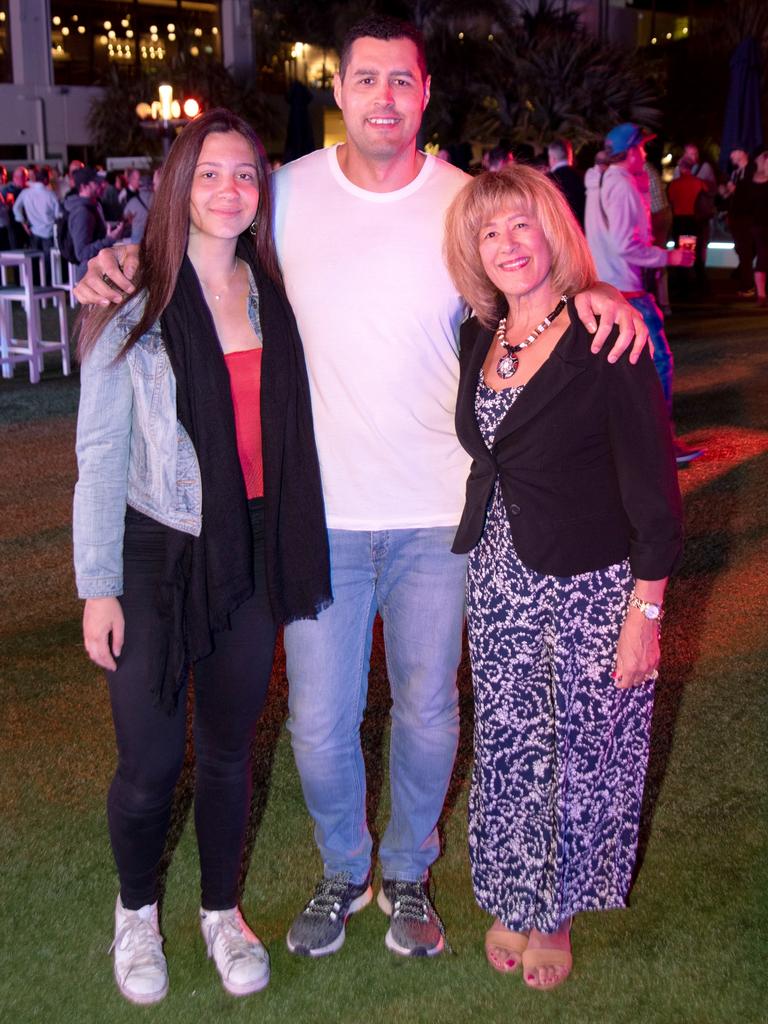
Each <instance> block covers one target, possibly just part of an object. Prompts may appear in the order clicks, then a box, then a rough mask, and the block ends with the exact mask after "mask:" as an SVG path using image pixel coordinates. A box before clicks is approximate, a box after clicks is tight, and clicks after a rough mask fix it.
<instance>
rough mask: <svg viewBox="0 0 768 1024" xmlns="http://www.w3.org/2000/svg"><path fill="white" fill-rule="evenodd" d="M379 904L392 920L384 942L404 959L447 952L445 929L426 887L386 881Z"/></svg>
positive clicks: (418, 884) (413, 883) (395, 880)
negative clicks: (444, 950) (405, 957)
mask: <svg viewBox="0 0 768 1024" xmlns="http://www.w3.org/2000/svg"><path fill="white" fill-rule="evenodd" d="M376 902H377V903H378V904H379V907H380V908H381V909H382V910H383V911H384V913H385V914H387V915H388V916H389V918H390V925H389V931H388V932H387V935H386V938H385V939H384V942H385V944H386V946H387V949H391V950H392V952H393V953H399V954H400V956H437V954H438V953H442V951H443V949H444V948H445V945H446V943H445V929H444V928H443V922H442V921H441V920H440V918H439V917H438V916H437V911H436V910H435V908H434V906H433V905H432V900H431V899H430V898H429V893H428V892H427V887H426V883H424V882H402V881H399V880H397V879H394V878H385V879H384V881H383V882H382V886H381V890H380V891H379V895H378V898H377V900H376Z"/></svg>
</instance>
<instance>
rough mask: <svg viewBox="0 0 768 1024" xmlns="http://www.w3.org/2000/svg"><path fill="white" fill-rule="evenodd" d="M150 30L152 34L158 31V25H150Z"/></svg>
mask: <svg viewBox="0 0 768 1024" xmlns="http://www.w3.org/2000/svg"><path fill="white" fill-rule="evenodd" d="M149 32H150V35H151V34H152V33H153V32H157V25H150V26H149Z"/></svg>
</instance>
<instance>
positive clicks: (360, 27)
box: [339, 14, 427, 82]
mask: <svg viewBox="0 0 768 1024" xmlns="http://www.w3.org/2000/svg"><path fill="white" fill-rule="evenodd" d="M364 38H368V39H382V40H384V42H389V41H390V39H410V41H411V42H412V43H413V44H414V46H415V47H416V59H417V61H418V64H419V71H420V72H421V80H422V82H426V80H427V51H426V47H425V45H424V36H423V35H422V34H421V32H420V31H419V30H418V29H417V28H416V26H415V25H413V24H412V23H411V22H410V21H400V20H398V19H397V18H388V17H386V16H385V15H380V14H372V15H371V16H370V17H368V18H363V19H362V21H358V22H356V23H355V24H354V25H353V26H352V28H351V29H349V31H348V32H347V34H346V35H345V36H344V40H343V42H342V44H341V59H340V61H339V76H340V77H341V78H342V79H343V78H344V75H345V74H346V73H347V68H348V67H349V59H350V56H351V54H352V44H353V43H354V42H355V40H357V39H364Z"/></svg>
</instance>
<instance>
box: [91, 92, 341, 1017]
mask: <svg viewBox="0 0 768 1024" xmlns="http://www.w3.org/2000/svg"><path fill="white" fill-rule="evenodd" d="M140 255H141V270H140V272H139V279H138V281H137V290H136V295H135V297H134V298H132V299H131V300H130V302H129V303H127V304H126V306H125V307H121V308H116V307H110V308H108V309H102V308H98V307H92V308H91V309H90V310H89V311H87V312H86V313H85V315H84V316H83V319H82V321H81V324H80V356H81V360H82V373H81V401H80V412H79V416H78V431H77V456H78V466H79V479H78V483H77V487H76V490H75V503H74V548H75V570H76V577H77V586H78V592H79V595H80V597H82V598H84V599H85V612H84V616H83V634H84V640H85V646H86V649H87V651H88V654H89V655H90V657H91V658H92V659H93V661H95V662H96V664H98V665H100V666H101V667H102V668H104V669H105V670H106V674H107V682H108V685H109V694H110V699H111V704H112V715H113V719H114V724H115V733H116V738H117V752H118V759H117V768H116V772H115V776H114V778H113V781H112V784H111V787H110V790H109V797H108V821H109V831H110V839H111V842H112V849H113V852H114V856H115V861H116V863H117V870H118V875H119V878H120V893H119V896H118V899H117V908H116V919H115V942H114V955H115V978H116V981H117V984H118V987H119V989H120V991H121V993H122V994H123V995H124V996H125V997H126V998H127V999H129V1000H131V1001H132V1002H137V1003H152V1002H156V1001H158V1000H159V999H162V998H163V996H164V995H165V994H166V992H167V990H168V974H167V967H166V962H165V957H164V955H163V950H162V938H161V935H160V930H159V922H158V913H157V885H158V879H157V875H158V865H159V862H160V860H161V857H162V854H163V850H164V847H165V842H166V836H167V831H168V825H169V821H170V813H171V801H172V798H173V792H174V788H175V785H176V782H177V780H178V777H179V773H180V771H181V767H182V764H183V760H184V748H185V732H186V729H185V718H186V715H185V706H186V691H187V685H186V684H187V676H188V671H189V667H190V665H191V666H192V667H193V670H194V679H195V709H194V738H195V751H196V762H197V763H196V792H195V827H196V832H197V840H198V847H199V853H200V870H201V897H202V898H201V911H200V923H201V929H202V932H203V937H204V939H205V942H206V946H207V950H208V955H209V956H210V957H212V958H213V959H214V961H215V964H216V967H217V969H218V971H219V974H220V975H221V979H222V983H223V985H224V987H225V989H226V990H227V991H228V992H230V993H232V994H233V995H246V994H249V993H251V992H255V991H257V990H258V989H260V988H263V987H264V985H266V983H267V981H268V980H269V959H268V956H267V953H266V950H265V949H264V947H263V946H262V944H261V943H260V942H259V940H258V939H257V938H256V936H255V935H254V934H253V932H252V931H251V930H250V929H249V928H248V926H247V925H246V923H245V922H244V920H243V918H242V916H241V913H240V910H239V908H238V881H239V876H240V866H241V857H242V849H243V841H244V836H245V829H246V824H247V818H248V809H249V806H250V786H251V770H250V747H251V742H252V739H253V735H254V730H255V726H256V723H257V720H258V717H259V715H260V713H261V709H262V706H263V704H264V699H265V696H266V690H267V685H268V682H269V677H270V674H271V668H272V657H273V650H274V642H275V634H276V630H277V627H278V625H279V623H281V622H287V621H292V620H294V619H297V618H307V617H314V616H315V615H316V614H317V612H318V611H319V610H320V609H322V608H323V607H325V606H326V605H327V604H328V603H329V602H330V600H331V592H330V580H329V569H328V548H327V539H326V529H325V517H324V512H323V503H322V493H321V489H320V476H319V468H318V463H317V455H316V450H315V443H314V435H313V431H312V416H311V408H310V401H309V390H308V384H307V377H306V370H305V366H304V357H303V352H302V348H301V342H300V339H299V337H298V333H297V331H296V325H295V321H294V319H293V314H292V312H291V309H290V307H289V305H288V302H287V300H286V298H285V294H284V292H283V288H282V282H281V277H280V272H279V269H278V265H277V259H276V256H275V250H274V245H273V241H272V235H271V211H270V199H269V188H268V182H267V176H266V171H265V159H264V153H263V149H262V147H261V144H260V142H259V140H258V138H257V137H256V135H255V134H254V132H253V131H252V129H251V128H250V127H249V126H248V125H247V124H246V123H245V122H244V121H242V120H241V119H240V118H238V117H236V116H235V115H233V114H231V113H230V112H228V111H225V110H214V111H211V112H210V113H208V114H205V115H203V116H202V117H200V118H199V119H197V120H196V121H193V122H192V123H191V124H190V125H188V126H187V127H186V128H185V129H184V131H183V132H182V134H181V135H180V136H179V138H178V139H177V140H176V142H175V143H174V145H173V147H172V149H171V152H170V155H169V157H168V161H167V163H166V165H165V168H164V172H163V177H162V180H161V183H160V186H159V188H158V191H157V194H156V196H155V202H154V203H153V206H152V211H151V213H150V216H149V219H148V223H147V230H146V233H145V236H144V239H143V241H142V243H141V250H140Z"/></svg>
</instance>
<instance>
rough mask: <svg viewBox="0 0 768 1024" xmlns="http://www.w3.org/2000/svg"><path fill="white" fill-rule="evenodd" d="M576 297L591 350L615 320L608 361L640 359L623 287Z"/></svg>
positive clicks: (641, 337) (634, 319)
mask: <svg viewBox="0 0 768 1024" xmlns="http://www.w3.org/2000/svg"><path fill="white" fill-rule="evenodd" d="M99 255H101V254H99ZM89 267H90V264H89ZM89 274H90V270H89ZM573 301H574V303H575V305H576V312H577V313H578V314H579V319H580V320H581V322H582V323H583V324H584V326H585V327H586V328H587V330H588V331H589V333H590V334H594V335H595V336H594V338H593V339H592V345H591V349H592V352H599V351H600V349H601V348H602V347H603V345H604V344H605V339H606V338H607V337H608V335H609V334H610V333H611V330H612V329H613V326H614V324H618V327H619V336H618V338H617V339H616V341H615V342H614V345H613V348H612V349H611V351H610V352H609V353H608V362H609V363H615V362H616V361H617V360H618V358H619V356H620V355H621V354H622V352H624V351H625V349H627V348H629V346H630V345H632V351H631V352H630V354H629V361H630V363H636V362H637V360H638V359H639V358H640V353H641V352H642V351H643V348H644V347H645V346H646V345H647V344H649V341H648V328H647V327H646V326H645V321H644V320H643V318H642V316H641V315H640V314H639V313H638V312H637V310H636V309H635V308H634V306H630V304H629V303H628V302H627V300H626V299H625V298H624V296H623V295H622V294H621V292H620V291H617V290H616V289H615V288H614V287H613V285H610V284H604V283H603V282H601V281H598V283H597V284H596V285H594V286H593V287H592V288H590V289H589V290H588V291H585V292H579V293H578V295H575V296H574V300H573ZM598 316H599V317H600V326H599V327H598V326H597V319H596V318H597V317H598ZM595 332H597V333H595Z"/></svg>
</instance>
